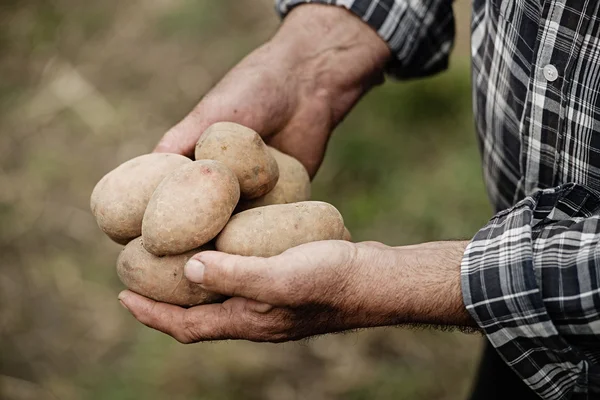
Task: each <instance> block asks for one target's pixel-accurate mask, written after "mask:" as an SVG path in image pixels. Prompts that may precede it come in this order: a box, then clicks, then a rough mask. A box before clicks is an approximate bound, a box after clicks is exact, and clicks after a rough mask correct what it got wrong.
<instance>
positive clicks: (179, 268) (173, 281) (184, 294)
mask: <svg viewBox="0 0 600 400" xmlns="http://www.w3.org/2000/svg"><path fill="white" fill-rule="evenodd" d="M213 249H214V247H212V246H207V245H205V246H203V247H201V248H198V249H194V250H191V251H188V252H186V253H184V254H179V255H175V256H165V257H157V256H155V255H153V254H150V253H148V252H147V251H146V249H144V246H143V245H142V238H141V237H140V238H137V239H135V240H132V241H131V242H129V244H128V245H127V246H125V248H124V249H123V251H121V254H119V258H118V259H117V274H118V275H119V279H121V282H123V284H124V285H125V286H127V288H128V289H129V290H131V291H133V292H136V293H138V294H141V295H142V296H146V297H148V298H151V299H154V300H156V301H161V302H164V303H170V304H176V305H179V306H185V307H191V306H195V305H198V304H204V303H214V302H217V301H220V300H222V299H223V297H222V296H220V295H218V294H216V293H212V292H209V291H207V290H204V289H202V288H201V287H200V285H198V284H196V283H192V282H190V281H188V280H187V279H186V278H185V275H184V274H183V267H184V266H185V263H186V262H187V260H189V259H190V258H191V257H192V256H193V255H194V254H196V253H198V252H200V251H203V250H213Z"/></svg>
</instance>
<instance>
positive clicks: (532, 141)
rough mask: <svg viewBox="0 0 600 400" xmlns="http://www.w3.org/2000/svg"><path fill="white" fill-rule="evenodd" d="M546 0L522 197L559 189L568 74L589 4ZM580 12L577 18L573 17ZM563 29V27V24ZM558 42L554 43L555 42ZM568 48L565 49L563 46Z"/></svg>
mask: <svg viewBox="0 0 600 400" xmlns="http://www.w3.org/2000/svg"><path fill="white" fill-rule="evenodd" d="M566 3H567V2H565V0H563V1H546V2H544V5H543V10H542V17H541V20H540V21H541V22H540V28H539V31H538V42H537V44H538V48H537V51H536V53H535V64H534V66H533V68H532V72H533V78H532V95H531V112H530V115H529V116H530V123H529V127H528V129H527V130H525V131H524V132H523V134H525V135H526V140H524V143H525V144H526V145H525V146H524V147H523V152H524V158H525V160H526V163H525V164H524V165H525V167H526V168H525V176H524V178H525V185H524V189H525V191H526V193H527V194H531V193H533V192H535V191H537V190H539V189H546V188H549V187H553V186H556V185H558V184H560V183H561V182H560V179H559V178H560V164H561V162H562V160H561V155H562V151H563V149H562V147H563V144H564V129H565V123H566V119H565V117H566V109H567V106H568V101H569V97H568V91H569V82H570V81H569V79H567V77H568V76H569V72H570V69H571V64H572V62H571V61H572V60H573V58H574V57H576V56H577V55H578V54H579V52H580V46H581V40H579V39H580V38H579V32H581V31H582V30H584V29H586V25H587V23H588V21H589V19H588V18H586V17H585V14H586V8H589V3H590V2H589V1H569V2H568V7H570V9H571V11H570V14H569V15H567V14H566V13H568V12H569V11H566V10H565V6H566ZM577 8H579V9H580V13H579V15H580V17H579V18H577V19H574V18H572V15H575V14H576V13H575V12H573V11H574V10H576V9H577ZM567 24H568V25H567ZM559 35H560V36H561V37H560V43H557V42H558V41H559ZM566 43H568V44H569V46H566V45H565V44H566Z"/></svg>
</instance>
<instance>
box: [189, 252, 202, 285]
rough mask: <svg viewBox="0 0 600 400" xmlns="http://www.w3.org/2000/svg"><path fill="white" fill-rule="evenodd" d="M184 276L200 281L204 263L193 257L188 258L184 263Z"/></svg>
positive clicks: (196, 281) (193, 280)
mask: <svg viewBox="0 0 600 400" xmlns="http://www.w3.org/2000/svg"><path fill="white" fill-rule="evenodd" d="M184 272H185V277H186V278H188V280H190V281H192V282H195V283H202V281H203V280H204V264H202V263H201V262H200V261H198V260H196V259H195V258H192V259H190V260H189V261H188V262H187V264H185V269H184Z"/></svg>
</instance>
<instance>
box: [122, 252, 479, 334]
mask: <svg viewBox="0 0 600 400" xmlns="http://www.w3.org/2000/svg"><path fill="white" fill-rule="evenodd" d="M466 244H467V243H466V242H433V243H426V244H421V245H415V246H404V247H389V246H385V245H383V244H381V243H376V242H364V243H350V242H344V241H322V242H314V243H308V244H305V245H302V246H298V247H295V248H293V249H290V250H288V251H286V252H284V253H282V254H281V255H278V256H275V257H270V258H259V257H242V256H235V255H229V254H225V253H219V252H214V251H207V252H203V253H199V254H197V255H196V256H194V257H193V258H192V260H191V261H189V262H188V264H187V265H186V268H185V274H186V277H187V279H189V280H190V281H192V282H195V283H198V284H201V285H202V286H203V287H204V288H206V289H208V290H211V291H216V292H219V293H223V294H226V295H229V296H234V297H233V298H231V299H229V300H227V301H225V302H224V303H223V304H211V305H201V306H196V307H192V308H189V309H184V308H181V307H177V306H173V305H168V304H163V303H157V302H155V301H153V300H149V299H147V298H145V297H142V296H140V295H137V294H135V293H133V292H130V291H124V292H122V293H121V294H120V295H119V299H120V301H121V302H122V304H123V305H124V306H125V307H126V308H127V309H129V310H130V311H131V313H132V314H133V315H134V316H135V317H136V318H137V319H138V320H139V321H140V322H142V323H144V324H146V325H148V326H150V327H152V328H155V329H158V330H160V331H162V332H165V333H167V334H169V335H171V336H173V337H174V338H175V339H177V340H178V341H180V342H183V343H193V342H199V341H206V340H223V339H246V340H252V341H260V342H262V341H268V342H281V341H288V340H297V339H302V338H305V337H308V336H314V335H319V334H324V333H330V332H338V331H343V330H348V329H356V328H367V327H375V326H386V325H398V324H406V323H410V324H427V325H439V326H456V327H464V328H472V327H474V326H475V324H474V321H473V320H472V319H471V317H470V316H469V313H468V312H467V310H466V309H465V306H464V304H463V300H462V292H461V287H460V262H461V258H462V256H463V251H464V248H465V246H466Z"/></svg>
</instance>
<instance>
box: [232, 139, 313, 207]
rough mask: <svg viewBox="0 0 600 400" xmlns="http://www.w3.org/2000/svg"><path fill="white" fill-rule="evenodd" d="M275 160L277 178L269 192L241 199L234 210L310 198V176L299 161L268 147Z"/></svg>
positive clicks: (295, 201)
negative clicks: (277, 168) (253, 197)
mask: <svg viewBox="0 0 600 400" xmlns="http://www.w3.org/2000/svg"><path fill="white" fill-rule="evenodd" d="M269 151H270V152H271V154H272V155H273V157H274V158H275V161H277V165H278V167H279V179H278V180H277V184H276V185H275V187H274V188H273V190H271V191H270V192H269V193H267V194H265V195H264V196H261V197H258V198H256V199H252V200H241V201H240V203H239V204H238V206H237V208H236V212H240V211H244V210H248V209H250V208H256V207H262V206H268V205H271V204H288V203H297V202H300V201H307V200H308V199H310V177H309V176H308V172H306V169H305V168H304V166H303V165H302V164H301V163H300V161H298V160H296V159H295V158H294V157H292V156H289V155H287V154H284V153H282V152H280V151H279V150H277V149H274V148H272V147H269Z"/></svg>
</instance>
